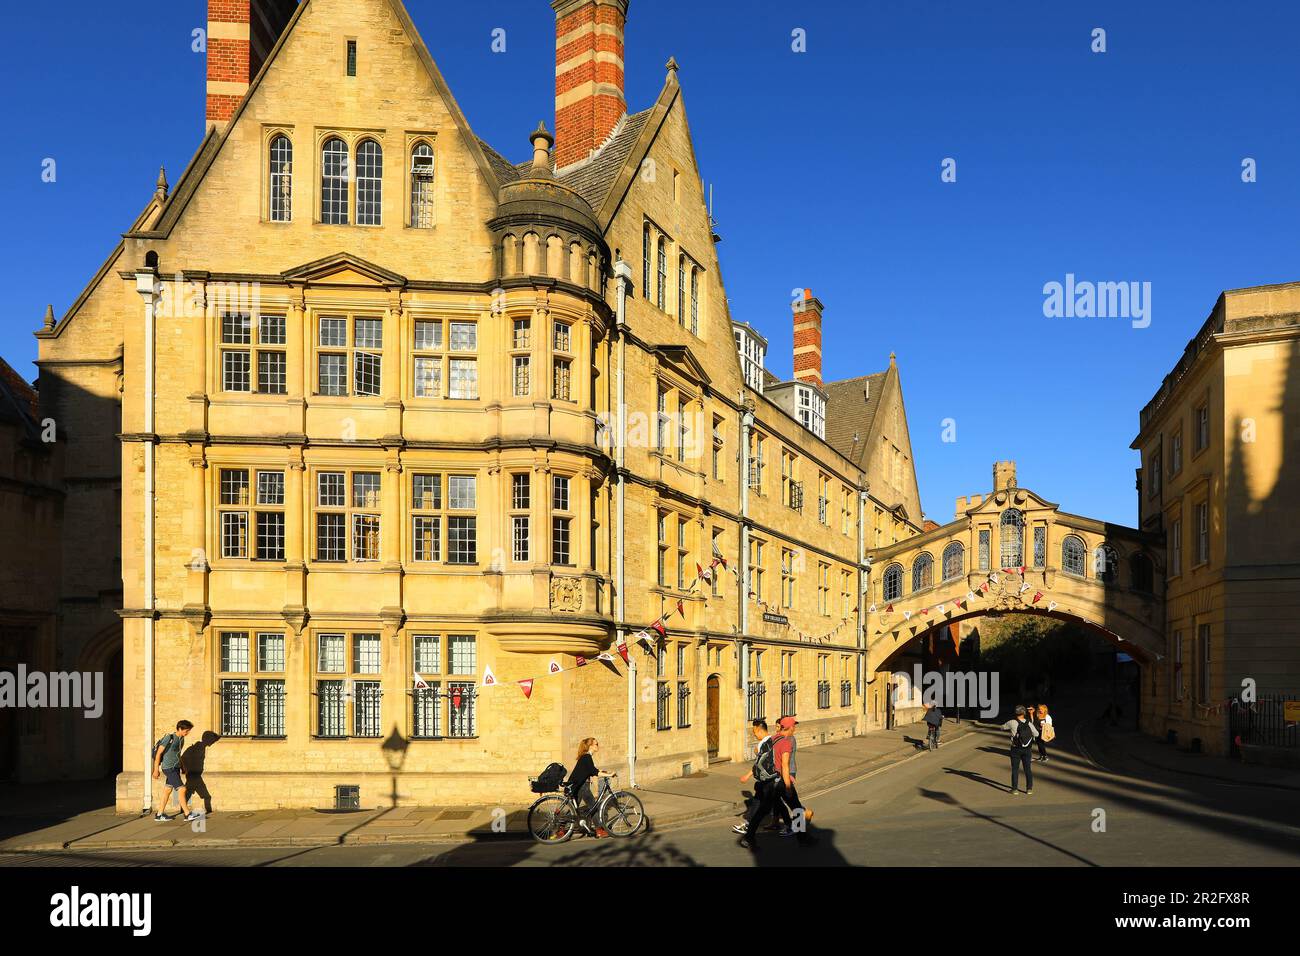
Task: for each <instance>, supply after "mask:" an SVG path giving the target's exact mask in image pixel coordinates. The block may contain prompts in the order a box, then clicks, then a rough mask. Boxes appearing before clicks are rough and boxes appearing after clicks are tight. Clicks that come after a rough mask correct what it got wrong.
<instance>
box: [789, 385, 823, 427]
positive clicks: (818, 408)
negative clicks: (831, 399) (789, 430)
mask: <svg viewBox="0 0 1300 956" xmlns="http://www.w3.org/2000/svg"><path fill="white" fill-rule="evenodd" d="M795 399H796V401H797V402H798V410H799V424H800V425H802V426H803V427H804V428H806V429H808V430H809V431H810V432H812V433H813V434H814V435H816V436H817V437H818V438H823V439H824V438H825V437H826V399H825V398H823V397H822V395H821V393H820V392H818V391H817V390H816V389H815V388H812V387H811V386H809V385H796V386H795Z"/></svg>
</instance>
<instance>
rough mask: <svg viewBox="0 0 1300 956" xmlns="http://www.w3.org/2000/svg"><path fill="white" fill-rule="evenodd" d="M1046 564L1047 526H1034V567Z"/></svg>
mask: <svg viewBox="0 0 1300 956" xmlns="http://www.w3.org/2000/svg"><path fill="white" fill-rule="evenodd" d="M1046 565H1047V526H1046V525H1041V524H1040V525H1035V526H1034V567H1036V568H1041V567H1046Z"/></svg>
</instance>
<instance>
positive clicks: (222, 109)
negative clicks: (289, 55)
mask: <svg viewBox="0 0 1300 956" xmlns="http://www.w3.org/2000/svg"><path fill="white" fill-rule="evenodd" d="M297 6H298V4H297V0H208V38H207V43H208V109H207V123H208V126H217V127H223V128H224V126H225V125H226V123H228V122H229V121H230V118H231V117H232V116H234V115H235V110H236V108H238V106H239V102H240V100H242V99H243V98H244V94H245V93H247V92H248V86H249V84H250V83H252V81H253V77H255V76H257V72H258V71H259V70H260V69H261V68H262V64H263V63H265V62H266V58H267V57H268V56H269V55H270V53H271V49H272V48H273V47H274V46H275V43H276V41H277V40H279V39H280V34H281V33H283V32H284V28H285V26H286V25H287V24H288V23H289V20H290V19H292V17H293V14H294V10H295V9H296V8H297Z"/></svg>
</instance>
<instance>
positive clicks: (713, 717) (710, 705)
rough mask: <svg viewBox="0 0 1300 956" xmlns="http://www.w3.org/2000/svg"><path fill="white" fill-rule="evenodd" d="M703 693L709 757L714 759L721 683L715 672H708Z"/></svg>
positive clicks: (716, 752)
mask: <svg viewBox="0 0 1300 956" xmlns="http://www.w3.org/2000/svg"><path fill="white" fill-rule="evenodd" d="M706 686H707V693H706V695H705V727H706V729H707V735H708V744H709V759H710V760H714V759H716V758H717V756H718V749H719V746H718V744H719V740H720V739H721V733H720V726H721V724H720V720H719V714H718V706H719V702H720V700H721V696H722V694H721V689H722V683H721V680H720V679H719V677H718V675H717V674H710V675H709V680H708V684H707V685H706Z"/></svg>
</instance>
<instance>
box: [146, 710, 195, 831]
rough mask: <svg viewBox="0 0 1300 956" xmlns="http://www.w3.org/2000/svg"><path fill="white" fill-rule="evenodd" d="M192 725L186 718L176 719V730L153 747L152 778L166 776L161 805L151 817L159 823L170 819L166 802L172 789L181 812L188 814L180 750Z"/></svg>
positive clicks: (170, 796) (167, 802)
mask: <svg viewBox="0 0 1300 956" xmlns="http://www.w3.org/2000/svg"><path fill="white" fill-rule="evenodd" d="M193 729H194V725H193V724H192V723H190V722H189V721H188V720H178V721H176V732H175V733H174V734H166V735H165V736H164V737H163V738H162V739H161V740H159V741H158V743H156V744H154V747H153V778H154V779H155V780H157V779H158V778H159V777H165V778H166V781H167V783H166V786H165V787H164V788H163V798H162V806H161V807H160V808H159V810H158V812H157V813H155V814H154V815H153V818H154V819H155V820H157V821H158V822H159V823H164V822H166V821H167V820H170V819H171V817H169V816H168V815H167V804H169V803H170V802H171V799H172V791H173V790H175V791H176V800H177V802H178V803H180V805H181V814H182V815H184V816H189V812H190V811H189V808H188V807H186V806H185V784H183V783H182V782H181V750H182V749H184V747H185V737H186V735H188V734H189V732H190V731H191V730H193Z"/></svg>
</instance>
